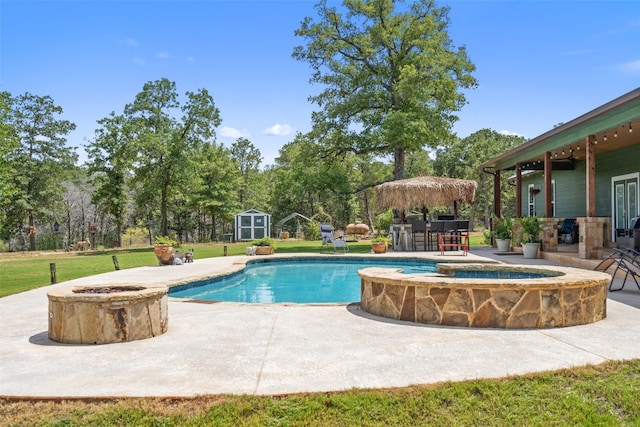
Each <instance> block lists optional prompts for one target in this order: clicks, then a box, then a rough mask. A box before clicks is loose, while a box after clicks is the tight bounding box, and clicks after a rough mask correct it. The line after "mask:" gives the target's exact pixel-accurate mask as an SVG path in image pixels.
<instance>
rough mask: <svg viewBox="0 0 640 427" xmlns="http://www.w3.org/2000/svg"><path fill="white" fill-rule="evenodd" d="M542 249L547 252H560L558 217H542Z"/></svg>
mask: <svg viewBox="0 0 640 427" xmlns="http://www.w3.org/2000/svg"><path fill="white" fill-rule="evenodd" d="M540 230H541V231H540V233H541V235H540V239H541V240H542V245H541V246H540V250H542V251H545V252H558V219H557V218H540Z"/></svg>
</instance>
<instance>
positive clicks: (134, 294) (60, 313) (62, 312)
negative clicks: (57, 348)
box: [47, 284, 169, 344]
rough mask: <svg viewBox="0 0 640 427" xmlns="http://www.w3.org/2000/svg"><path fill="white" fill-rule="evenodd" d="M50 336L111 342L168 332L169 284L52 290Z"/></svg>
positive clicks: (72, 340) (64, 340)
mask: <svg viewBox="0 0 640 427" xmlns="http://www.w3.org/2000/svg"><path fill="white" fill-rule="evenodd" d="M47 295H48V297H49V338H50V339H52V340H53V341H57V342H61V343H67V344H107V343H115V342H125V341H135V340H141V339H145V338H151V337H155V336H157V335H161V334H164V333H165V332H166V331H167V328H168V322H169V316H168V312H167V288H166V287H145V286H143V285H132V284H123V285H108V286H107V285H105V286H99V285H97V286H82V287H76V288H73V289H60V290H53V291H50V292H49V293H48V294H47Z"/></svg>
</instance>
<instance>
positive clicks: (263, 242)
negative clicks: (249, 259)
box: [251, 237, 276, 255]
mask: <svg viewBox="0 0 640 427" xmlns="http://www.w3.org/2000/svg"><path fill="white" fill-rule="evenodd" d="M275 243H276V242H275V240H273V239H272V238H270V237H263V238H262V239H260V240H254V241H253V242H251V245H253V246H256V255H271V254H272V253H273V252H274V251H275V247H276V244H275Z"/></svg>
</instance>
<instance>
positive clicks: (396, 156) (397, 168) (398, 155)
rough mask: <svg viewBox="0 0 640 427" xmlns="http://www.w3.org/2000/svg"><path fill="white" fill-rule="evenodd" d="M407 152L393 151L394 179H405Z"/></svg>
mask: <svg viewBox="0 0 640 427" xmlns="http://www.w3.org/2000/svg"><path fill="white" fill-rule="evenodd" d="M405 155H406V151H405V150H404V149H397V148H396V149H395V150H393V160H394V161H393V179H394V180H396V181H397V180H399V179H404V160H405Z"/></svg>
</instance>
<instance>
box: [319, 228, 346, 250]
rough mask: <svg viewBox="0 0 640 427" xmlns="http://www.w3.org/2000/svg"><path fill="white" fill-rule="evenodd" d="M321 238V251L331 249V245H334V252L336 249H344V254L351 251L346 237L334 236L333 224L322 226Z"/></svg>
mask: <svg viewBox="0 0 640 427" xmlns="http://www.w3.org/2000/svg"><path fill="white" fill-rule="evenodd" d="M320 237H321V238H322V247H321V251H322V250H323V249H324V248H325V246H326V247H329V245H333V250H334V252H335V250H336V248H342V250H343V252H348V251H349V246H347V242H346V240H344V235H341V236H340V237H335V236H334V235H333V226H332V225H331V224H327V223H324V224H320Z"/></svg>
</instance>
